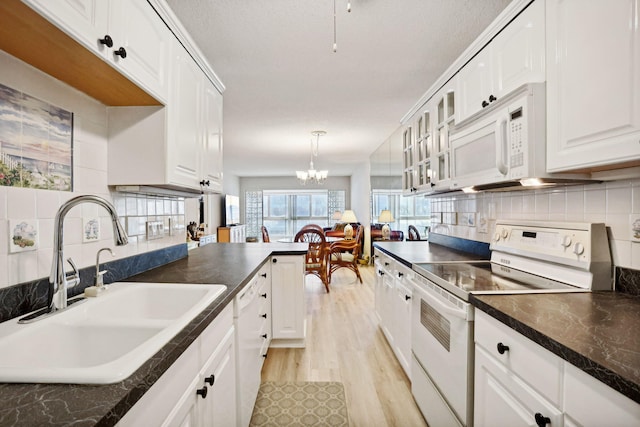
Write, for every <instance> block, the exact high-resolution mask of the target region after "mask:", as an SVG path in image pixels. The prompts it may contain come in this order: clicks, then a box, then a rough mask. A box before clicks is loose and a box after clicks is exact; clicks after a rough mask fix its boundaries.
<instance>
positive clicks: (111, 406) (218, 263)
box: [0, 243, 306, 426]
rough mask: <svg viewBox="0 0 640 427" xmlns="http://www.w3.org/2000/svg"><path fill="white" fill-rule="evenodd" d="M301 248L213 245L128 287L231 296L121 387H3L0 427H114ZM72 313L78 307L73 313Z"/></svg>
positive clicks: (139, 277) (0, 386)
mask: <svg viewBox="0 0 640 427" xmlns="http://www.w3.org/2000/svg"><path fill="white" fill-rule="evenodd" d="M305 252H306V244H302V243H271V244H257V243H249V244H247V243H239V244H234V245H229V244H210V245H206V246H203V247H201V248H198V249H194V250H192V251H190V252H189V256H187V257H185V258H182V259H179V260H177V261H174V262H171V263H169V264H166V265H164V266H161V267H158V268H155V269H153V270H149V271H147V272H144V273H142V274H139V275H136V276H133V277H130V278H128V279H126V280H127V281H137V282H159V283H195V284H198V283H216V284H225V285H226V286H227V290H226V291H225V292H224V294H222V295H221V296H220V297H219V298H218V299H217V300H216V301H214V303H212V304H211V305H210V306H209V307H207V308H206V309H205V310H204V311H203V312H202V313H200V314H199V315H198V316H196V317H195V318H194V320H193V321H192V322H191V323H189V324H188V325H187V326H186V327H185V328H184V329H183V330H182V331H181V332H179V333H178V335H176V336H175V337H174V338H173V339H172V340H171V341H169V343H168V344H167V345H165V346H164V347H163V348H162V349H161V350H160V351H159V352H158V353H156V354H155V355H154V356H153V357H152V358H150V359H149V360H148V361H147V362H146V363H144V364H143V365H142V366H141V367H140V368H139V369H138V370H137V371H136V372H135V373H134V374H133V375H131V376H130V377H129V378H127V379H125V380H124V381H122V382H119V383H116V384H109V385H98V386H96V385H80V384H0V399H1V400H2V402H3V404H2V408H0V425H2V426H4V425H11V426H34V425H49V426H66V425H70V424H73V425H77V426H113V425H115V424H116V423H117V422H118V421H119V420H120V419H121V418H122V417H123V416H124V415H125V414H126V413H127V412H128V411H129V410H130V409H131V407H132V406H133V405H134V404H135V403H136V402H137V401H138V400H139V399H140V398H141V397H142V396H143V395H144V393H145V392H146V391H147V390H149V389H150V388H151V386H152V385H153V384H154V383H155V382H156V381H157V380H158V379H159V377H160V376H161V375H162V374H163V373H164V372H165V371H166V370H167V369H168V368H169V367H170V366H171V365H172V364H173V363H174V362H175V361H176V360H177V359H178V358H179V357H180V355H181V354H182V353H183V352H184V351H185V350H186V349H187V347H189V345H190V344H191V343H192V342H194V340H195V339H196V338H198V336H199V335H200V334H201V333H202V331H204V330H205V328H206V327H207V326H208V325H209V324H210V323H211V322H212V321H213V320H214V319H216V317H217V316H218V314H220V313H221V312H222V310H223V309H224V308H225V307H227V306H228V305H229V304H231V303H232V302H233V299H234V297H235V296H236V294H238V292H240V291H241V290H242V288H243V287H245V286H246V285H247V284H248V282H249V280H250V279H251V277H252V276H253V275H254V274H255V273H257V272H258V271H259V269H260V267H261V266H262V265H263V264H264V263H266V262H268V261H269V259H270V257H271V256H284V255H303V254H304V253H305ZM71 309H73V307H72V308H71Z"/></svg>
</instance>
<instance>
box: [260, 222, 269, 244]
mask: <svg viewBox="0 0 640 427" xmlns="http://www.w3.org/2000/svg"><path fill="white" fill-rule="evenodd" d="M260 230H261V231H262V241H263V242H265V243H269V242H271V240H269V231H268V230H267V227H265V226H264V225H263V226H262V227H260Z"/></svg>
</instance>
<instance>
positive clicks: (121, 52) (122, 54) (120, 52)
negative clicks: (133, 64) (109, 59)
mask: <svg viewBox="0 0 640 427" xmlns="http://www.w3.org/2000/svg"><path fill="white" fill-rule="evenodd" d="M113 54H114V55H117V56H119V57H121V58H122V59H124V58H126V57H127V51H126V49H125V48H123V47H121V48H120V49H118V50H116V51H115V52H113Z"/></svg>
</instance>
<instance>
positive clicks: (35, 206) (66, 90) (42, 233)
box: [0, 51, 197, 287]
mask: <svg viewBox="0 0 640 427" xmlns="http://www.w3.org/2000/svg"><path fill="white" fill-rule="evenodd" d="M0 83H2V84H4V85H6V86H9V87H11V88H13V89H16V90H19V91H22V92H25V93H28V94H29V95H32V96H34V97H36V98H39V99H41V100H43V101H46V102H48V103H50V104H53V105H56V106H59V107H61V108H64V109H65V110H67V111H71V112H73V113H74V147H73V153H74V154H73V155H74V159H73V178H74V179H73V180H74V191H73V192H60V191H50V190H35V189H23V188H15V187H3V186H0V287H6V286H10V285H14V284H17V283H21V282H25V281H30V280H35V279H39V278H42V277H46V276H48V275H49V272H50V269H51V260H52V253H53V229H54V217H55V214H56V212H57V209H58V207H59V206H60V205H61V204H62V203H64V202H65V201H67V200H68V199H70V198H72V197H75V196H77V195H80V194H95V195H98V196H102V197H104V198H106V199H107V200H110V201H114V198H113V196H114V195H113V194H111V193H110V191H109V188H108V186H107V163H106V159H107V149H108V142H107V126H108V122H107V111H106V107H105V106H104V105H103V104H101V103H99V102H97V101H96V100H94V99H92V98H90V97H88V96H86V95H84V94H83V93H81V92H79V91H77V90H75V89H73V88H71V87H69V86H68V85H66V84H64V83H62V82H60V81H58V80H56V79H54V78H52V77H50V76H48V75H46V74H44V73H42V72H40V71H38V70H36V69H35V68H33V67H31V66H29V65H27V64H25V63H23V62H22V61H20V60H18V59H16V58H14V57H12V56H11V55H8V54H7V53H5V52H3V51H0ZM116 196H117V197H116V199H118V197H120V195H117V194H116ZM120 200H123V199H122V198H121V197H120ZM140 200H143V199H140ZM125 204H126V201H125ZM124 208H125V209H126V206H125V207H124ZM136 209H137V208H136ZM141 209H142V207H141ZM119 212H120V209H119ZM136 212H137V211H136ZM195 215H196V216H194V215H193V214H192V213H191V214H190V213H189V212H188V211H187V213H186V216H187V218H190V217H194V218H197V213H196V214H195ZM83 216H84V217H86V216H94V217H96V216H98V217H100V222H101V239H100V240H99V241H97V242H91V243H82V218H83ZM180 216H181V217H182V218H184V216H185V213H184V211H183V212H182V214H181V215H180ZM10 219H28V220H35V221H36V222H37V225H38V237H39V246H38V249H37V250H34V251H29V252H22V253H16V254H9V243H8V242H9V230H8V228H9V225H8V221H9V220H10ZM184 241H185V236H184V234H183V233H179V234H175V235H173V236H167V237H165V238H162V239H158V240H152V241H146V240H145V239H144V238H137V237H136V238H133V239H130V244H129V245H127V246H124V247H121V248H117V249H115V251H116V254H117V256H116V257H117V258H122V257H126V256H130V255H133V254H137V253H142V252H147V251H150V250H155V249H159V248H162V247H167V246H171V245H174V244H177V243H181V242H184ZM64 243H65V248H64V249H65V257H69V256H70V257H72V258H73V259H74V260H75V261H76V264H77V265H78V267H86V266H90V265H93V264H94V263H95V256H96V252H97V251H98V249H100V248H102V247H107V246H108V247H112V248H113V246H114V244H113V231H112V227H111V223H110V220H109V218H107V214H106V211H104V209H102V208H100V207H98V206H97V205H94V204H84V205H82V206H78V207H75V208H73V209H72V210H71V211H70V212H69V214H68V215H67V218H66V221H65V224H64Z"/></svg>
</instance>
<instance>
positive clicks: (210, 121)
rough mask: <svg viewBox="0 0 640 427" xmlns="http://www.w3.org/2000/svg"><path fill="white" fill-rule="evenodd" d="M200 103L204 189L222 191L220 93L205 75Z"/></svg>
mask: <svg viewBox="0 0 640 427" xmlns="http://www.w3.org/2000/svg"><path fill="white" fill-rule="evenodd" d="M203 79H204V91H203V105H202V154H201V156H200V158H201V161H202V165H201V171H202V177H203V179H204V180H206V181H209V185H208V186H205V187H204V189H205V191H206V190H209V191H215V192H221V191H222V94H221V93H220V92H218V89H216V88H215V86H214V85H213V83H211V82H210V81H209V80H208V79H207V78H206V77H203Z"/></svg>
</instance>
